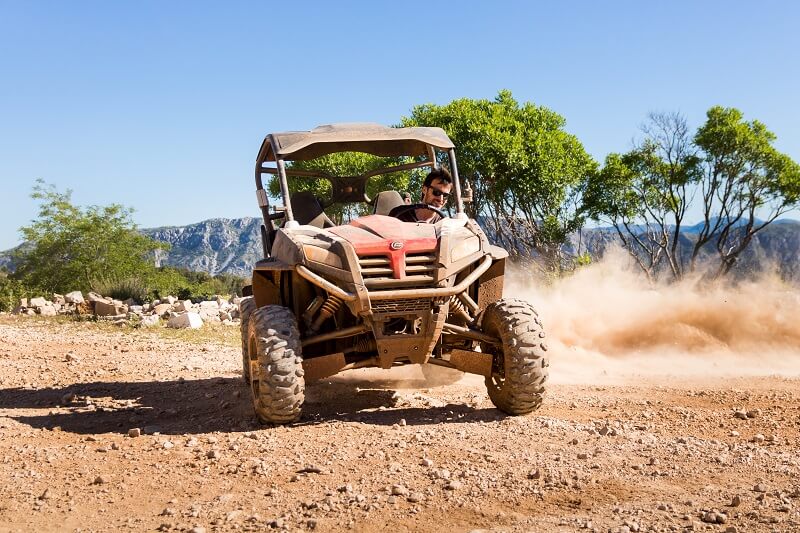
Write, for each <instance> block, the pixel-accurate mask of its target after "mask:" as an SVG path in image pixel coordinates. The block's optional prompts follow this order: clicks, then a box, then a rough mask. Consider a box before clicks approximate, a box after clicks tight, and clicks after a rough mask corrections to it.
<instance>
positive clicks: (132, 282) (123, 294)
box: [95, 277, 150, 302]
mask: <svg viewBox="0 0 800 533" xmlns="http://www.w3.org/2000/svg"><path fill="white" fill-rule="evenodd" d="M95 290H96V291H97V292H98V293H100V294H102V295H103V296H111V297H112V298H116V299H117V300H127V299H128V298H131V299H133V300H134V301H137V302H146V301H148V300H149V299H150V298H149V293H150V290H149V289H148V286H147V283H146V282H145V281H143V280H142V279H141V278H138V277H137V278H126V279H121V280H115V281H108V282H105V283H101V284H99V285H97V286H96V288H95Z"/></svg>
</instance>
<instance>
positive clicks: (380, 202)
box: [372, 191, 405, 216]
mask: <svg viewBox="0 0 800 533" xmlns="http://www.w3.org/2000/svg"><path fill="white" fill-rule="evenodd" d="M403 204H405V202H404V201H403V197H402V196H400V193H399V192H397V191H381V192H379V193H378V195H377V196H376V197H375V208H374V209H373V211H372V213H373V214H375V215H387V216H388V215H389V212H390V211H391V210H392V209H394V208H395V207H397V206H400V205H403Z"/></svg>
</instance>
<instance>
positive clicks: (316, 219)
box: [290, 191, 335, 228]
mask: <svg viewBox="0 0 800 533" xmlns="http://www.w3.org/2000/svg"><path fill="white" fill-rule="evenodd" d="M290 201H291V202H292V214H294V219H295V220H296V221H297V222H299V223H300V224H302V225H308V226H315V227H317V228H332V227H334V226H335V224H334V223H333V222H332V221H331V219H329V218H328V215H326V214H325V211H323V210H322V205H320V203H319V200H317V198H316V197H315V196H314V193H312V192H311V191H299V192H296V193H294V194H292V196H291V199H290Z"/></svg>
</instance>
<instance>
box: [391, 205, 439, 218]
mask: <svg viewBox="0 0 800 533" xmlns="http://www.w3.org/2000/svg"><path fill="white" fill-rule="evenodd" d="M412 209H428V210H429V211H433V212H434V213H436V214H437V215H439V216H440V217H442V218H448V217H449V215H448V214H446V213H445V212H444V211H442V210H441V209H439V208H438V207H433V206H432V205H428V204H408V205H401V206H400V207H396V208H395V209H393V210H392V211H394V214H393V215H392V216H393V217H395V218H401V216H402V215H404V214H405V213H408V212H409V211H411V210H412Z"/></svg>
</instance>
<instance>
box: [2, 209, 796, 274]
mask: <svg viewBox="0 0 800 533" xmlns="http://www.w3.org/2000/svg"><path fill="white" fill-rule="evenodd" d="M260 224H261V219H260V218H252V217H245V218H235V219H227V218H212V219H210V220H205V221H203V222H198V223H195V224H189V225H187V226H164V227H160V228H148V229H142V230H141V231H142V233H144V234H145V235H147V236H149V237H152V238H153V239H156V240H159V241H163V242H167V243H169V244H170V245H171V248H170V250H168V251H162V252H160V253H159V255H158V256H157V262H158V264H159V265H161V266H163V265H171V266H179V267H184V268H187V269H189V270H194V271H203V272H208V273H209V274H212V275H216V274H220V273H227V274H234V275H238V276H243V277H249V276H250V273H251V269H252V266H253V265H254V264H255V262H256V261H258V260H259V259H261V257H262V250H261V241H260V236H259V233H260V232H259V227H260ZM697 231H698V227H696V226H690V227H687V228H686V229H685V230H684V231H682V232H681V241H682V244H683V245H684V249H685V250H686V251H687V252H688V250H689V249H690V248H691V245H692V243H693V241H694V240H695V239H696V234H697ZM580 237H581V238H580V240H581V244H582V247H583V250H587V251H588V252H589V253H590V254H591V255H592V257H594V258H597V257H601V256H602V255H603V253H604V252H605V251H606V250H607V249H608V248H609V246H612V245H613V244H614V243H616V242H618V237H617V235H616V231H615V230H614V228H612V227H598V228H587V229H584V230H583V232H582V234H581V235H580ZM572 241H573V243H574V242H575V241H577V238H573V239H572ZM11 251H12V250H8V251H6V252H0V267H2V266H5V267H7V268H9V269H13V264H12V261H11ZM765 265H769V268H772V267H773V266H774V267H775V268H778V270H779V271H780V272H781V274H782V276H783V277H784V278H785V279H788V280H793V281H796V282H797V281H800V221H797V220H790V219H783V220H778V221H775V222H773V223H772V224H770V225H769V226H767V227H766V228H765V229H764V230H763V231H761V232H759V233H758V234H756V236H755V238H754V239H753V242H752V243H751V245H750V246H749V247H748V249H747V250H746V251H745V252H744V253H743V255H742V257H741V258H740V261H739V262H738V263H737V270H740V271H753V270H755V271H760V270H763V269H764V268H765Z"/></svg>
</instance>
